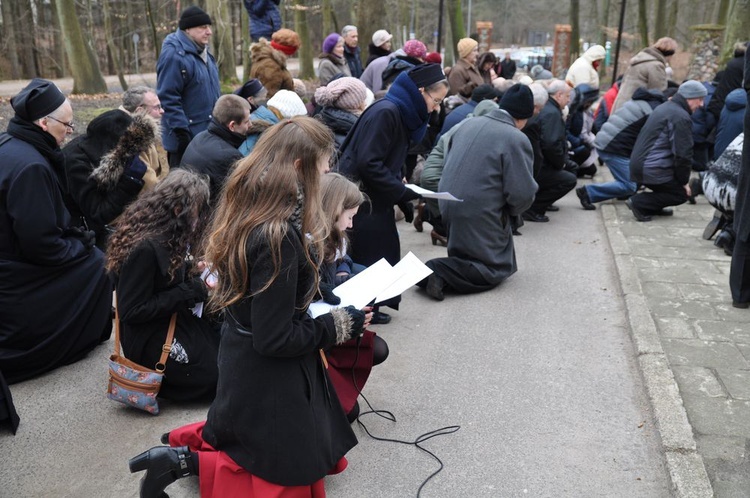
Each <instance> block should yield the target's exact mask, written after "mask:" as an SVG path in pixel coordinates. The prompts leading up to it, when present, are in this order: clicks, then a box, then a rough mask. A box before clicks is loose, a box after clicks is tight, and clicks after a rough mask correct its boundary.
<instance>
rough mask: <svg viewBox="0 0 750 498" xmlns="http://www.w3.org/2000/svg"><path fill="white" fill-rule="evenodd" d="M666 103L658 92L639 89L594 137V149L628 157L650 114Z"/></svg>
mask: <svg viewBox="0 0 750 498" xmlns="http://www.w3.org/2000/svg"><path fill="white" fill-rule="evenodd" d="M664 102H666V99H665V98H664V95H663V94H662V93H661V92H660V91H659V90H646V89H645V88H639V89H637V90H636V91H635V93H634V94H633V99H632V100H630V101H628V102H626V103H625V105H624V106H622V107H621V108H620V109H618V111H617V112H616V113H614V114H612V115H611V116H610V117H609V120H608V121H607V122H606V123H604V126H602V129H601V130H599V133H597V135H596V139H595V140H594V147H596V148H597V149H598V150H600V151H602V152H606V153H608V154H612V155H615V156H620V157H630V153H631V152H632V151H633V146H634V145H635V141H636V139H637V138H638V133H639V132H640V131H641V128H643V125H644V124H646V119H648V117H649V115H650V114H651V112H652V111H653V110H654V109H655V108H656V107H657V106H659V105H661V104H663V103H664Z"/></svg>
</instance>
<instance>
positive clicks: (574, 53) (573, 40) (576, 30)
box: [568, 0, 581, 64]
mask: <svg viewBox="0 0 750 498" xmlns="http://www.w3.org/2000/svg"><path fill="white" fill-rule="evenodd" d="M580 8H581V5H580V2H579V0H570V28H571V30H570V61H568V64H570V63H571V62H572V61H574V60H576V59H577V58H578V56H579V55H580V54H581V27H580V17H581V16H580Z"/></svg>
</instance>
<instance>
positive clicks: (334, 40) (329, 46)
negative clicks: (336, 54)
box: [323, 33, 343, 54]
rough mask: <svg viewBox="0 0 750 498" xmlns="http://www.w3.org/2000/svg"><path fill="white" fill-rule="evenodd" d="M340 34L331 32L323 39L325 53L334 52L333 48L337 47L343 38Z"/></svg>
mask: <svg viewBox="0 0 750 498" xmlns="http://www.w3.org/2000/svg"><path fill="white" fill-rule="evenodd" d="M342 39H343V38H342V37H341V35H340V34H338V33H331V34H330V35H328V36H326V39H325V40H323V53H324V54H332V53H333V49H334V48H336V45H338V43H339V40H342Z"/></svg>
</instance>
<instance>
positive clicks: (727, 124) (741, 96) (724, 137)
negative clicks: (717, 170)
mask: <svg viewBox="0 0 750 498" xmlns="http://www.w3.org/2000/svg"><path fill="white" fill-rule="evenodd" d="M745 106H747V93H746V92H745V89H744V88H736V89H734V90H732V91H731V92H729V95H727V98H726V100H725V101H724V109H722V111H721V116H720V117H719V124H718V125H717V127H716V142H715V143H714V160H716V159H719V156H720V155H721V153H722V152H724V150H725V149H726V148H727V146H728V145H729V144H730V143H732V140H734V139H735V138H737V135H739V134H740V133H742V130H743V126H744V124H743V122H744V119H745Z"/></svg>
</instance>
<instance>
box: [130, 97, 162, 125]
mask: <svg viewBox="0 0 750 498" xmlns="http://www.w3.org/2000/svg"><path fill="white" fill-rule="evenodd" d="M136 110H140V111H141V112H143V113H144V114H146V115H148V116H151V117H152V118H154V119H155V120H157V121H161V117H162V115H163V114H164V109H163V108H162V106H161V101H160V100H159V96H158V95H156V94H155V93H153V92H146V93H145V94H144V95H143V102H141V105H139V106H138V107H137V108H136Z"/></svg>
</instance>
